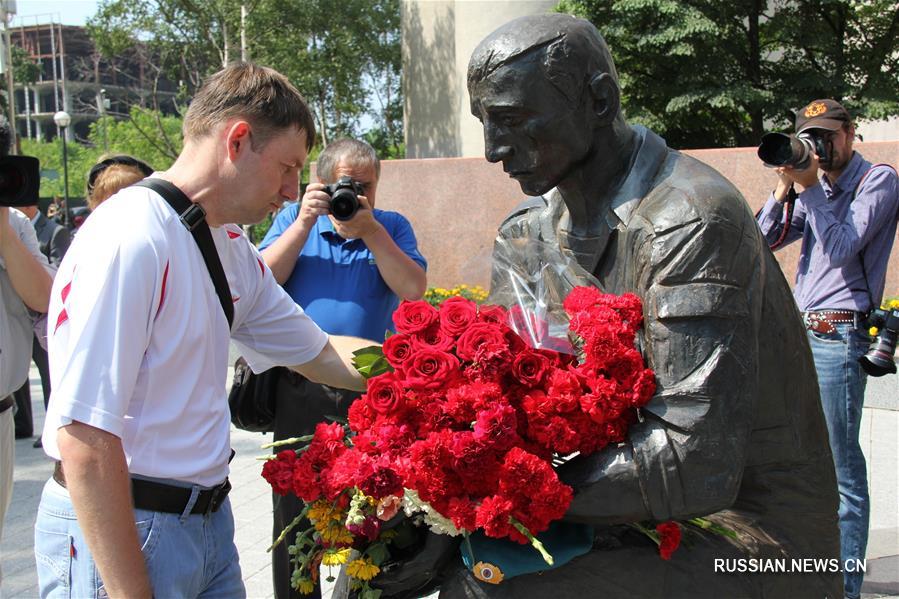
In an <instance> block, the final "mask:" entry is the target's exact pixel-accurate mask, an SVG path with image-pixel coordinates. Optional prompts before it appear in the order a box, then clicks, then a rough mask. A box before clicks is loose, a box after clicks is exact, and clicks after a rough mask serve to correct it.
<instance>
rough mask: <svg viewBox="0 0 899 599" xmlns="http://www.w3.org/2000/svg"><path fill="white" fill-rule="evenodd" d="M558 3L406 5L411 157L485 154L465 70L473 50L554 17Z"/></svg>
mask: <svg viewBox="0 0 899 599" xmlns="http://www.w3.org/2000/svg"><path fill="white" fill-rule="evenodd" d="M556 4H557V0H403V3H402V38H403V39H402V47H403V92H404V97H405V106H404V110H403V122H404V126H405V137H406V157H407V158H451V157H475V156H483V155H484V139H483V132H482V130H481V125H480V123H479V122H478V120H477V119H476V118H474V117H473V116H472V115H471V109H470V106H469V99H468V90H467V89H466V71H467V69H468V59H469V58H470V57H471V53H472V51H474V49H475V46H477V45H478V42H480V41H481V40H482V39H484V37H486V36H487V35H488V34H489V33H490V32H492V31H493V30H494V29H496V28H497V27H499V26H500V25H502V24H503V23H506V22H508V21H511V20H512V19H514V18H516V17H520V16H524V15H531V14H538V13H544V12H549V11H550V10H551V9H552V8H553V7H554V6H555V5H556Z"/></svg>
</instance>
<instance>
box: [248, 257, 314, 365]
mask: <svg viewBox="0 0 899 599" xmlns="http://www.w3.org/2000/svg"><path fill="white" fill-rule="evenodd" d="M253 253H254V256H253V258H254V260H256V258H258V261H257V264H258V267H259V271H260V272H261V275H259V276H258V278H257V283H256V293H255V297H254V298H253V300H254V301H253V304H252V306H251V307H250V309H249V311H248V313H247V315H246V316H245V317H244V319H243V321H242V322H240V323H238V325H237V326H236V327H235V329H234V331H233V332H232V333H231V339H232V341H234V343H235V344H236V345H237V346H238V349H240V351H241V353H242V355H243V357H244V359H246V361H247V364H249V365H250V368H252V370H253V372H256V373H259V372H262V371H264V370H268V369H269V368H273V367H275V366H294V365H297V364H305V363H306V362H309V361H311V360H313V359H315V358H316V357H317V356H318V355H319V354H320V353H321V351H322V349H323V348H324V347H325V345H326V344H327V343H328V335H327V333H325V332H324V331H322V330H321V329H320V328H319V326H318V325H317V324H315V322H313V320H312V319H311V318H309V315H307V314H306V313H305V312H303V309H302V308H300V307H299V306H298V305H297V304H295V303H294V301H293V300H292V299H291V298H290V296H289V295H287V292H285V291H284V289H282V288H281V286H280V285H278V284H277V283H276V282H275V278H274V276H272V272H271V270H269V268H268V266H265V263H264V262H263V261H262V259H261V258H259V257H258V254H257V253H256V250H255V249H253ZM254 268H255V265H254Z"/></svg>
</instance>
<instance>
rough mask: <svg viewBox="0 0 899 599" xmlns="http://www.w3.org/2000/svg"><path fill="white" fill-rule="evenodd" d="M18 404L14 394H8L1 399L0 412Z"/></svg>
mask: <svg viewBox="0 0 899 599" xmlns="http://www.w3.org/2000/svg"><path fill="white" fill-rule="evenodd" d="M14 405H16V399H15V398H14V397H13V396H12V395H7V396H6V397H4V398H3V399H0V414H2V413H3V412H5V411H6V410H8V409H10V408H11V407H13V406H14Z"/></svg>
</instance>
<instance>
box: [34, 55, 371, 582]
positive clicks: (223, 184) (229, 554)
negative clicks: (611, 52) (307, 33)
mask: <svg viewBox="0 0 899 599" xmlns="http://www.w3.org/2000/svg"><path fill="white" fill-rule="evenodd" d="M314 135H315V129H314V124H313V121H312V118H311V114H310V112H309V110H308V108H307V106H306V104H305V102H304V101H303V98H302V96H301V95H300V94H299V92H298V91H297V90H296V89H295V88H294V87H293V86H292V85H291V84H290V83H289V82H288V81H287V79H286V78H284V77H283V76H282V75H280V74H278V73H276V72H275V71H273V70H271V69H267V68H264V67H259V66H256V65H252V64H246V63H242V64H236V65H231V66H229V67H227V68H225V69H224V70H222V71H220V72H219V73H217V74H215V75H213V76H212V77H210V78H209V79H208V80H207V81H206V83H205V84H204V86H203V87H202V88H201V89H200V91H199V92H198V93H197V95H196V97H195V98H194V100H193V101H192V103H191V105H190V108H189V110H188V112H187V115H186V116H185V119H184V149H183V151H182V152H181V154H180V156H179V157H178V159H177V160H176V162H175V164H174V165H173V166H172V167H171V168H170V169H169V170H168V171H165V172H160V173H156V174H154V175H153V177H157V178H159V179H163V180H165V181H168V182H170V183H172V184H174V185H175V186H176V187H178V188H179V189H180V190H181V191H183V192H184V194H185V195H186V196H187V197H188V198H189V199H190V200H191V201H192V202H193V203H195V204H198V205H199V206H201V207H202V208H203V209H204V211H205V212H206V220H207V222H208V223H209V225H210V228H211V230H212V237H213V240H214V242H215V246H216V249H217V251H218V254H219V257H220V259H221V262H222V265H223V267H224V271H225V273H226V277H227V280H228V286H229V288H230V293H231V299H232V302H233V307H234V317H233V324H232V326H231V328H230V330H229V327H228V321H227V318H226V317H225V313H224V310H223V309H222V305H221V303H220V300H219V297H218V296H217V295H216V292H215V288H214V285H213V283H212V279H211V277H210V275H209V272H208V270H207V267H206V264H205V263H204V261H203V258H202V255H201V253H200V251H199V248H198V247H197V244H196V242H195V241H194V238H193V237H192V235H191V233H190V232H189V231H188V230H187V229H186V228H185V226H184V225H183V224H182V223H181V221H180V220H179V218H178V215H177V214H176V213H175V211H174V210H173V209H172V208H171V207H170V206H169V205H168V203H167V202H166V201H165V200H164V199H163V198H162V197H161V196H159V195H158V194H157V193H156V192H154V191H151V190H150V189H147V188H144V187H132V188H128V189H125V190H123V191H122V192H120V193H118V194H116V195H115V196H113V197H112V198H110V199H109V200H107V201H106V202H104V203H103V204H102V205H101V206H100V207H99V208H98V209H97V210H96V211H95V212H94V213H93V214H92V215H91V217H90V218H89V219H88V220H87V221H86V222H85V224H84V226H83V227H82V229H81V231H80V232H79V234H78V236H77V237H76V238H75V241H74V243H73V244H72V246H71V248H70V249H69V252H68V254H67V255H66V257H65V259H64V260H63V263H62V265H61V267H60V270H59V273H58V275H57V277H56V282H55V285H54V287H53V292H52V294H51V302H50V313H49V329H50V330H49V346H50V372H51V378H52V383H53V395H52V401H51V402H50V408H49V411H48V413H47V419H46V424H45V427H44V434H43V439H44V449H45V451H46V452H47V454H48V455H49V456H51V457H53V458H55V459H57V460H61V464H60V465H59V466H58V467H57V469H56V472H55V473H54V476H53V478H52V479H51V480H49V481H48V482H47V484H46V485H45V487H44V492H43V495H42V497H41V506H40V508H39V511H38V517H37V522H36V523H35V554H36V559H37V564H38V578H39V584H40V591H41V595H42V596H43V597H56V596H69V595H71V596H104V595H109V596H115V597H119V596H121V597H151V596H156V597H242V596H244V595H245V590H244V587H243V583H242V581H241V574H240V566H239V563H238V558H237V552H236V549H235V547H234V542H233V533H234V522H233V518H232V515H231V509H230V505H229V503H228V500H227V498H226V495H227V490H228V489H229V488H230V485H228V483H227V475H228V460H229V457H230V448H229V412H228V405H227V400H226V393H225V381H226V378H227V377H226V370H227V363H228V343H229V339H230V340H232V341H234V342H235V343H236V344H237V345H238V346H239V347H240V350H241V352H242V353H243V355H244V356H245V358H246V359H247V361H248V362H249V363H250V366H251V367H252V368H253V369H254V370H255V371H257V372H259V371H262V370H265V369H268V368H270V367H273V366H276V365H292V366H291V367H292V368H294V369H295V370H297V371H298V372H300V373H301V374H303V375H304V376H306V377H308V378H310V379H312V380H316V381H321V382H324V383H327V384H330V385H334V386H338V387H344V388H352V389H360V390H361V389H363V388H364V383H363V381H362V379H361V377H360V376H359V375H358V373H357V372H356V371H355V369H354V368H353V367H352V365H351V364H350V358H351V357H352V356H351V352H352V351H353V350H355V349H358V348H360V347H363V346H365V345H370V344H371V342H370V341H365V340H361V339H354V338H349V337H336V336H331V337H330V338H329V337H328V335H326V334H325V333H323V332H322V331H321V329H319V328H318V326H317V325H316V324H315V323H314V322H312V321H311V320H310V319H309V318H308V317H307V316H306V315H305V314H304V313H303V311H302V309H301V308H299V307H298V306H297V305H296V304H294V302H293V301H292V300H291V299H290V297H289V296H288V295H287V294H286V293H285V292H284V291H283V290H282V289H281V287H280V286H278V285H277V283H276V282H275V280H274V278H273V277H272V273H271V271H270V270H269V269H268V267H266V266H265V263H264V262H263V261H262V259H261V258H260V256H259V254H258V252H257V251H256V250H255V249H254V248H253V247H252V245H251V244H250V243H249V242H248V240H247V239H246V237H245V236H244V235H243V233H242V232H241V230H240V228H239V227H237V226H236V225H230V224H228V223H234V222H239V223H251V222H257V221H259V220H261V219H262V218H263V217H264V216H265V215H266V214H267V213H268V212H271V211H273V210H276V209H277V208H279V207H280V205H281V204H282V202H284V201H285V200H293V199H295V198H296V195H297V192H298V181H299V173H300V172H301V171H302V169H303V164H304V162H305V161H306V157H307V153H308V151H309V149H310V148H311V146H312V143H313V140H314Z"/></svg>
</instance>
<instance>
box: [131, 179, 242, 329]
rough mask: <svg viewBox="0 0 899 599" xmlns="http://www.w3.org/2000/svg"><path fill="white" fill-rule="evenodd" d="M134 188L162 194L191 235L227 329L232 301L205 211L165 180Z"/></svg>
mask: <svg viewBox="0 0 899 599" xmlns="http://www.w3.org/2000/svg"><path fill="white" fill-rule="evenodd" d="M135 185H136V186H138V187H146V188H148V189H152V190H153V191H155V192H156V193H158V194H159V195H161V196H162V198H163V199H164V200H165V201H166V202H168V203H169V206H171V207H172V208H173V209H174V210H175V213H176V214H178V216H179V217H180V219H181V224H183V225H184V226H185V228H186V229H187V230H188V231H190V232H191V235H193V236H194V241H196V242H197V246H199V248H200V253H201V254H203V261H204V262H206V268H207V269H209V276H210V277H212V284H213V285H214V286H215V293H216V294H217V295H218V296H219V301H220V302H221V304H222V311H223V312H224V313H225V318H227V319H228V327H229V328H230V327H231V324H232V323H233V321H234V303H233V302H232V301H231V289H230V288H229V287H228V279H227V278H225V269H224V268H222V261H221V260H220V259H219V255H218V252H217V251H216V250H215V243H214V242H213V241H212V232H211V231H210V230H209V225H208V224H206V211H205V210H203V207H202V206H200V205H199V204H194V203H193V202H191V201H190V200H189V199H188V198H187V196H186V195H184V192H183V191H181V190H180V189H178V188H177V187H176V186H175V185H173V184H172V183H170V182H169V181H166V180H165V179H144V180H143V181H140V182H138V183H135Z"/></svg>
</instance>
